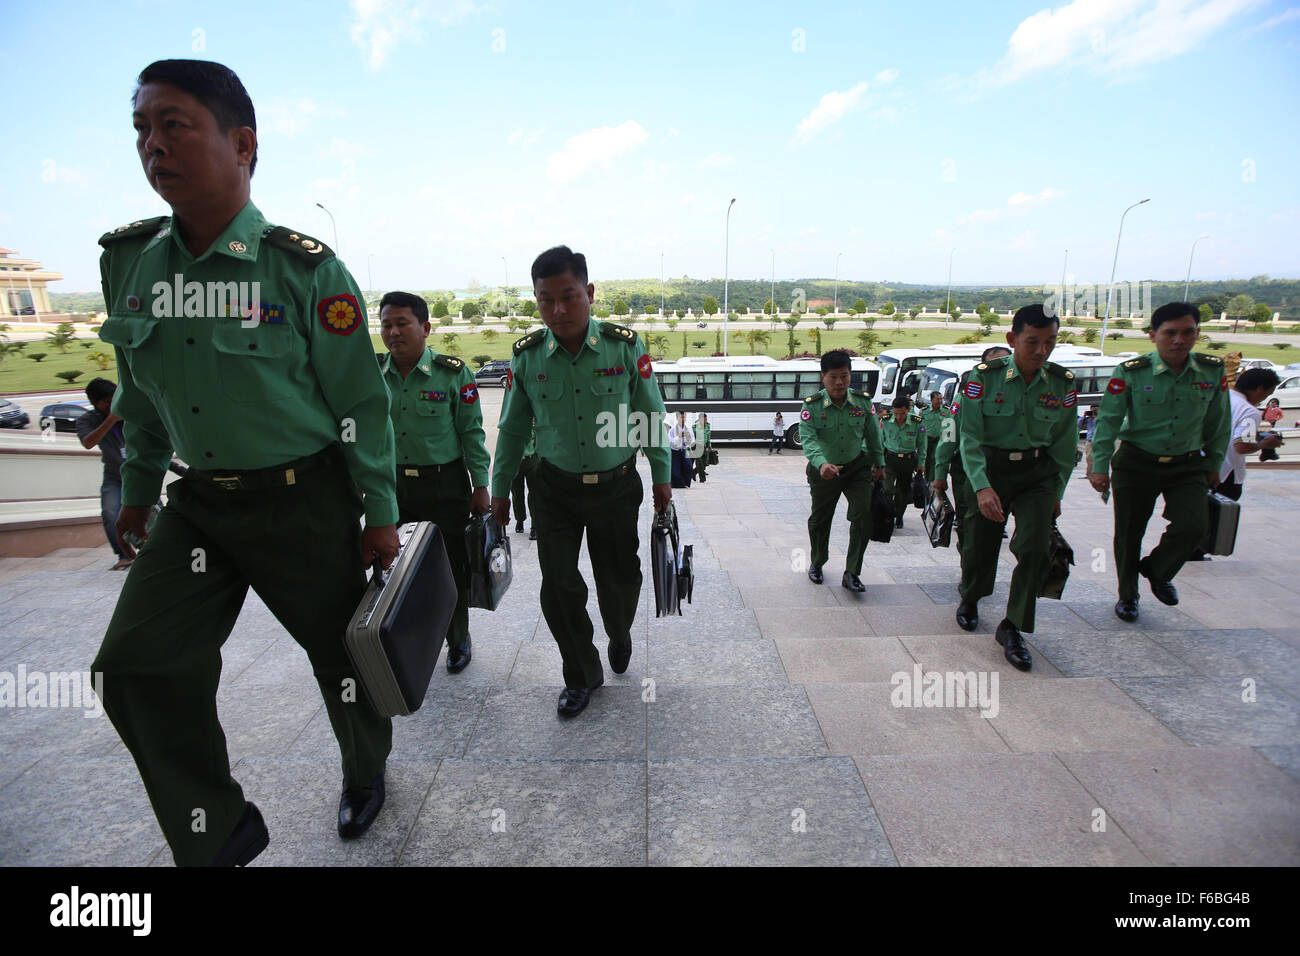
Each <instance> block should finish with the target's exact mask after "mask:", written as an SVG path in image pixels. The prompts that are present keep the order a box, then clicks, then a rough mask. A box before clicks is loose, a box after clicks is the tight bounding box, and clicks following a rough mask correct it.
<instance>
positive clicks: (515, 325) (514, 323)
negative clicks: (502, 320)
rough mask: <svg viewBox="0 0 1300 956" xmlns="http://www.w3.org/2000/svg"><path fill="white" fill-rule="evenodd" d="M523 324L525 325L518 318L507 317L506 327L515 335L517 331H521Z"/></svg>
mask: <svg viewBox="0 0 1300 956" xmlns="http://www.w3.org/2000/svg"><path fill="white" fill-rule="evenodd" d="M522 325H523V323H522V322H520V321H519V320H518V319H507V320H506V329H507V330H509V332H510V334H511V335H514V334H515V333H517V332H518V331H519V328H520V326H522Z"/></svg>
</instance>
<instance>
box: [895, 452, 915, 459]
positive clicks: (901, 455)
mask: <svg viewBox="0 0 1300 956" xmlns="http://www.w3.org/2000/svg"><path fill="white" fill-rule="evenodd" d="M890 454H891V455H893V456H894V457H895V458H915V457H916V452H914V451H891V452H890Z"/></svg>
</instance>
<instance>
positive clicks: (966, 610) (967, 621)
mask: <svg viewBox="0 0 1300 956" xmlns="http://www.w3.org/2000/svg"><path fill="white" fill-rule="evenodd" d="M979 624H980V606H979V602H978V601H962V602H961V603H960V604H958V605H957V626H958V627H960V628H961V629H962V630H963V631H973V630H975V628H977V627H979Z"/></svg>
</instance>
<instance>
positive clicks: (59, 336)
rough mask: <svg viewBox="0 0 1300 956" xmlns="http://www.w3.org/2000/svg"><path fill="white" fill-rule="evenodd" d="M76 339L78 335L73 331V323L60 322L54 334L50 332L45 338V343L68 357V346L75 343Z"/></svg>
mask: <svg viewBox="0 0 1300 956" xmlns="http://www.w3.org/2000/svg"><path fill="white" fill-rule="evenodd" d="M76 337H77V335H76V333H75V332H74V331H73V329H72V323H71V322H60V323H59V324H58V325H57V326H55V327H54V331H53V332H50V333H48V334H47V335H46V336H45V341H46V342H47V343H48V344H50V345H52V346H54V347H55V348H56V349H58V350H59V351H60V352H61V353H63V354H65V355H66V354H67V351H68V345H69V344H70V343H71V342H73V341H75V340H76Z"/></svg>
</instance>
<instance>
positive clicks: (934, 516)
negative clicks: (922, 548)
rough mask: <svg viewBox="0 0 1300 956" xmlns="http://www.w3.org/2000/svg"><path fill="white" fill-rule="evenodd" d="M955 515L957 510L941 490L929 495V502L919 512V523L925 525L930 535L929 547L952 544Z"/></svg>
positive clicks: (943, 546)
mask: <svg viewBox="0 0 1300 956" xmlns="http://www.w3.org/2000/svg"><path fill="white" fill-rule="evenodd" d="M956 517H957V512H956V511H955V510H954V509H953V506H952V502H950V501H949V500H948V495H947V494H946V493H944V492H942V491H941V492H937V493H936V494H933V495H931V496H930V501H929V503H928V504H927V505H926V506H925V510H924V511H923V512H921V524H923V525H925V530H926V533H927V534H928V535H929V536H930V547H932V548H946V547H948V546H949V545H951V544H952V526H953V521H954V520H955V519H956Z"/></svg>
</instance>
